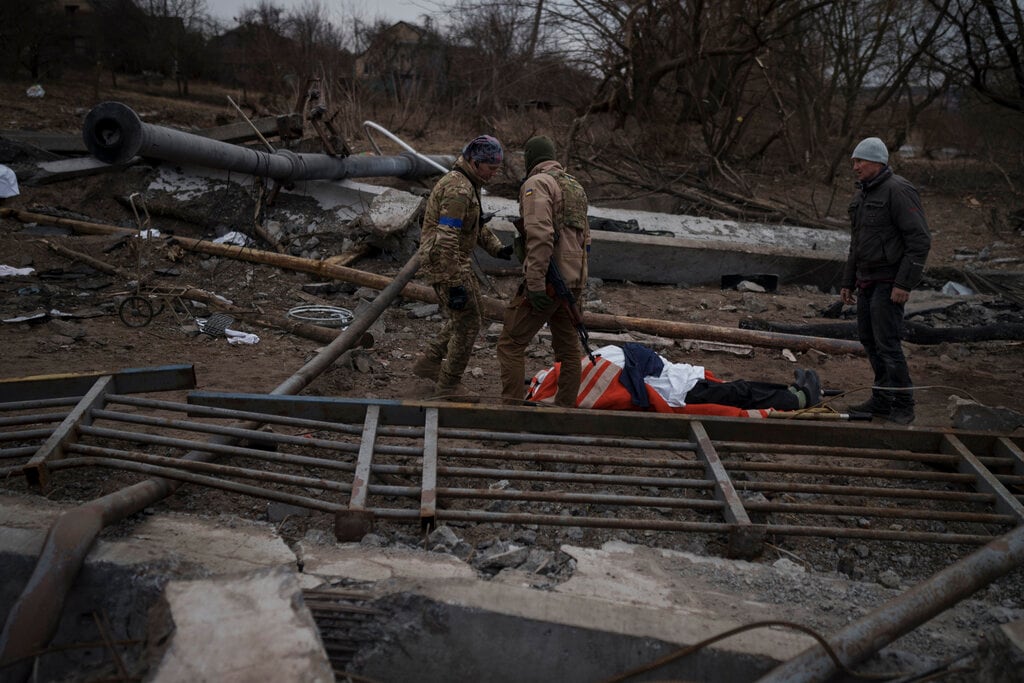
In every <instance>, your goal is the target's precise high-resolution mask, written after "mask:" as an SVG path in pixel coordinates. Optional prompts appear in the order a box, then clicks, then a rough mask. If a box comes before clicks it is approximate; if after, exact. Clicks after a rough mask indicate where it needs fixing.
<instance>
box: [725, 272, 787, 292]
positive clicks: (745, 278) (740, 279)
mask: <svg viewBox="0 0 1024 683" xmlns="http://www.w3.org/2000/svg"><path fill="white" fill-rule="evenodd" d="M743 283H747V284H748V285H749V284H754V285H758V286H760V287H763V289H747V290H743V291H749V292H753V291H760V292H774V291H775V290H777V289H778V288H779V276H778V275H774V274H772V273H754V274H751V275H739V274H731V275H723V276H722V285H721V286H722V289H740V285H741V284H743Z"/></svg>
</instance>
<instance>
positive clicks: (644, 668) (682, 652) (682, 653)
mask: <svg viewBox="0 0 1024 683" xmlns="http://www.w3.org/2000/svg"><path fill="white" fill-rule="evenodd" d="M766 626H785V627H786V628H791V629H793V630H795V631H800V632H802V633H806V634H807V635H809V636H811V637H812V638H814V639H815V640H816V641H818V644H819V645H821V647H822V648H824V650H825V653H826V654H827V655H828V656H829V658H830V659H831V660H832V662H833V663H834V664H835V665H836V668H837V669H839V670H840V671H842V672H843V673H844V674H846V675H848V676H853V677H855V678H863V679H869V680H878V681H887V680H890V679H893V678H896V677H898V676H903V675H904V674H903V673H886V674H861V673H857V672H856V671H854V670H852V669H850V668H849V667H847V666H846V665H845V664H843V663H842V662H841V661H840V660H839V656H838V655H837V654H836V653H835V651H834V650H833V649H832V646H831V645H829V643H828V641H827V640H825V637H824V636H822V635H821V634H819V633H818V632H817V631H815V630H813V629H811V628H809V627H807V626H803V625H802V624H797V623H794V622H791V621H779V620H768V621H755V622H752V623H749V624H744V625H742V626H737V627H736V628H732V629H729V630H728V631H724V632H722V633H719V634H718V635H714V636H711V637H710V638H706V639H704V640H702V641H700V642H699V643H694V644H693V645H688V646H687V647H684V648H681V649H679V650H676V651H675V652H672V653H670V654H668V655H665V656H664V657H661V658H660V659H656V660H654V661H653V662H650V663H648V664H642V665H640V666H638V667H635V668H633V669H630V670H629V671H625V672H623V673H620V674H616V675H615V676H612V677H611V678H607V679H605V680H603V681H602V682H601V683H621V682H622V681H625V680H627V679H628V678H631V677H633V676H636V675H637V674H642V673H646V672H648V671H653V670H654V669H657V668H658V667H661V666H664V665H666V664H668V663H669V662H674V661H675V660H677V659H681V658H683V657H686V656H688V655H691V654H693V653H694V652H697V651H699V650H702V649H704V648H705V647H707V646H708V645H711V644H713V643H716V642H718V641H719V640H724V639H726V638H729V637H731V636H734V635H736V634H737V633H743V632H744V631H751V630H753V629H756V628H764V627H766Z"/></svg>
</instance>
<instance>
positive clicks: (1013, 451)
mask: <svg viewBox="0 0 1024 683" xmlns="http://www.w3.org/2000/svg"><path fill="white" fill-rule="evenodd" d="M993 450H994V451H995V454H996V455H999V456H1002V457H1004V458H1009V459H1010V461H1011V462H1012V466H1013V472H1014V474H1019V475H1022V476H1024V449H1022V448H1021V447H1020V446H1018V445H1017V444H1015V443H1014V442H1013V441H1011V440H1010V439H1009V438H1007V437H1005V436H1001V437H999V438H998V439H996V442H995V444H994V447H993Z"/></svg>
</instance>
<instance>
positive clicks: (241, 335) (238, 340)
mask: <svg viewBox="0 0 1024 683" xmlns="http://www.w3.org/2000/svg"><path fill="white" fill-rule="evenodd" d="M224 334H225V335H226V336H227V338H228V344H259V343H260V338H259V337H257V336H256V335H255V334H252V333H250V332H239V331H238V330H232V329H225V330H224Z"/></svg>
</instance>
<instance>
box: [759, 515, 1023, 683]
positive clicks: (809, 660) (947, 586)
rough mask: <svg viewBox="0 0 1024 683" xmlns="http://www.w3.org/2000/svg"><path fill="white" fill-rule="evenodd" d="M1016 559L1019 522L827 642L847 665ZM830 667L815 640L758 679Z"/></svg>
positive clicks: (802, 679)
mask: <svg viewBox="0 0 1024 683" xmlns="http://www.w3.org/2000/svg"><path fill="white" fill-rule="evenodd" d="M1022 565H1024V526H1019V527H1017V528H1016V529H1014V530H1013V531H1011V532H1010V533H1008V534H1005V535H1003V536H1000V537H999V538H997V539H995V540H994V541H992V542H991V543H989V544H988V545H986V546H985V547H983V548H981V549H980V550H977V551H975V552H973V553H971V554H970V555H968V556H967V557H965V558H964V559H962V560H960V561H959V562H956V563H955V564H952V565H950V566H949V567H946V568H945V569H943V570H942V571H940V572H939V573H937V574H935V575H933V576H932V577H931V578H929V579H927V580H926V581H924V582H922V583H919V584H917V585H916V586H914V587H913V588H911V589H910V590H908V591H907V592H906V593H903V594H902V595H900V596H899V597H898V598H896V599H895V600H892V601H890V602H887V603H886V604H884V605H882V606H881V607H879V608H878V609H876V610H875V611H874V612H871V613H870V614H868V615H867V616H865V617H863V618H861V619H859V620H858V621H856V622H854V623H852V624H850V625H849V626H847V627H846V628H844V629H843V630H841V631H840V632H839V633H836V634H835V635H833V636H831V637H829V638H828V643H829V645H830V646H831V647H832V650H833V651H834V652H835V653H836V655H838V657H839V660H840V661H841V662H842V663H843V665H844V666H846V667H848V668H849V667H853V666H855V665H857V664H858V663H860V662H861V661H863V660H864V659H866V658H867V657H869V656H870V655H872V654H874V653H875V652H877V651H878V650H880V649H882V648H883V647H885V646H886V645H888V644H889V643H891V642H892V641H894V640H896V639H897V638H899V637H900V636H902V635H904V634H905V633H909V632H910V631H912V630H913V629H915V628H917V627H918V626H920V625H921V624H923V623H924V622H926V621H928V620H929V619H931V618H932V617H934V616H936V615H937V614H940V613H942V612H943V611H945V610H946V609H948V608H950V607H952V606H953V605H955V604H956V603H958V602H960V601H961V600H963V599H964V598H967V597H969V596H970V595H972V594H973V593H974V592H975V591H978V590H980V589H982V588H984V587H985V586H987V585H989V584H990V583H992V582H993V581H995V580H996V579H998V578H1000V577H1001V576H1003V575H1005V574H1008V573H1009V572H1011V571H1013V570H1014V569H1018V568H1019V567H1021V566H1022ZM836 673H838V672H837V667H836V664H835V662H833V661H832V659H831V658H830V657H829V656H828V655H827V654H826V652H825V650H824V648H823V647H822V646H821V645H818V644H816V645H813V646H811V647H809V648H808V649H806V650H804V651H803V652H802V653H800V654H799V655H797V656H796V657H794V658H793V659H791V660H789V661H788V662H786V663H785V664H782V665H781V666H778V667H776V668H775V669H773V670H772V671H770V672H769V673H768V674H767V675H765V676H763V677H762V678H760V679H759V680H758V683H812V682H815V683H817V682H822V681H827V680H829V679H830V678H831V677H832V676H834V675H835V674H836Z"/></svg>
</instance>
